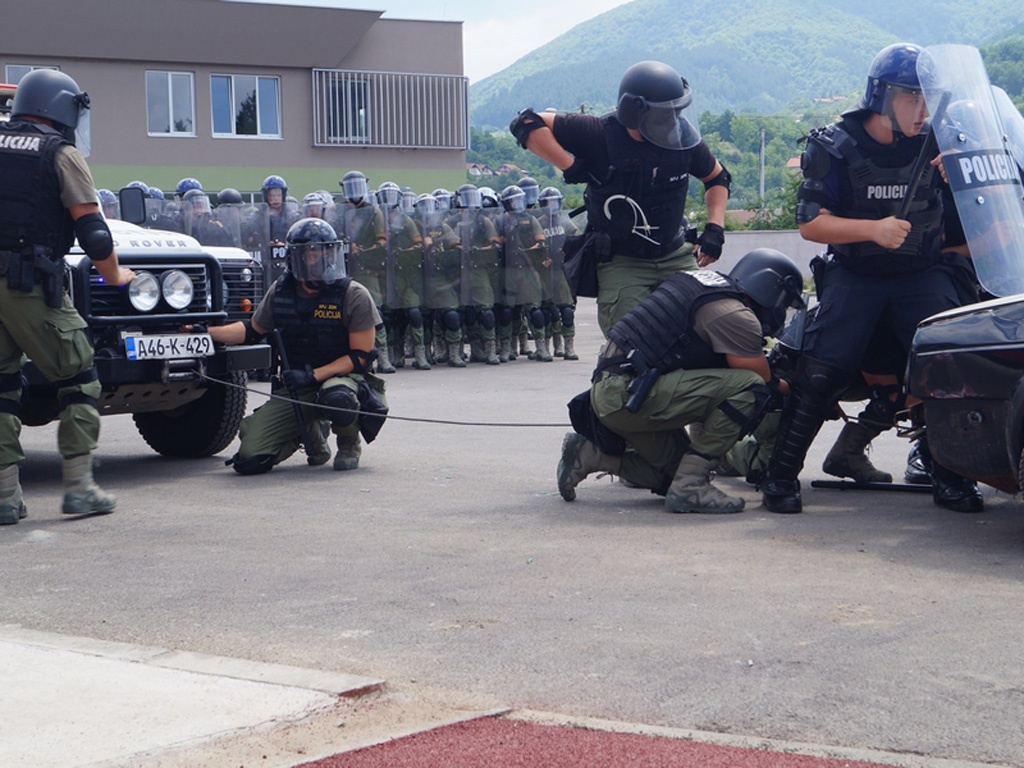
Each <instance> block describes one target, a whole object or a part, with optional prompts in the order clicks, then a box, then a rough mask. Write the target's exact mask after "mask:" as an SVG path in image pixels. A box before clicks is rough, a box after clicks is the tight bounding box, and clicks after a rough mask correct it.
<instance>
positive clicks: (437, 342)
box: [99, 171, 579, 373]
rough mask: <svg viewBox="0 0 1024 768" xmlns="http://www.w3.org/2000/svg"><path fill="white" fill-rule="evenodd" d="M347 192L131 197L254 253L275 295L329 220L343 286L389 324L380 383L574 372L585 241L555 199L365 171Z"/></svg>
mask: <svg viewBox="0 0 1024 768" xmlns="http://www.w3.org/2000/svg"><path fill="white" fill-rule="evenodd" d="M339 185H340V186H341V188H342V193H341V195H340V196H339V199H335V196H334V195H332V194H330V193H329V192H327V191H326V190H318V191H316V192H312V193H310V194H307V195H306V196H305V197H304V198H303V199H302V201H301V203H300V202H299V201H298V200H296V199H295V198H292V197H289V196H288V187H287V184H286V182H285V181H284V179H283V178H281V177H280V176H276V175H272V176H268V177H267V179H266V180H265V181H264V182H263V185H262V189H261V193H262V198H263V201H262V202H261V203H255V204H251V203H245V202H244V201H243V198H242V195H241V194H240V193H239V192H238V191H237V190H234V189H224V190H221V191H220V192H219V193H217V194H216V196H215V198H216V203H217V204H216V207H213V206H211V202H210V199H211V198H210V195H208V194H207V193H206V192H205V191H203V189H202V185H201V184H200V182H199V181H198V180H196V179H193V178H186V179H182V180H181V181H180V182H179V183H178V185H177V187H176V189H175V196H174V199H169V198H168V197H166V196H164V195H163V193H162V192H160V190H157V189H155V188H150V187H148V186H147V185H145V184H144V183H143V182H141V181H135V182H131V184H130V185H129V186H138V187H140V188H143V190H144V192H146V195H147V200H146V205H147V214H148V216H147V224H146V226H149V227H151V228H153V229H163V230H170V231H176V232H182V233H183V234H188V235H190V236H192V237H194V238H195V239H197V240H198V241H199V242H200V243H202V244H204V245H210V246H235V247H239V248H242V249H244V250H247V251H249V252H250V253H252V254H253V256H254V258H258V259H259V260H260V262H261V264H262V265H263V268H264V273H265V275H266V276H267V281H266V282H267V285H268V286H269V285H270V283H271V282H273V280H274V279H276V278H277V277H279V276H280V275H281V274H282V272H283V271H284V269H285V265H286V258H285V244H284V239H285V233H286V232H287V231H288V228H289V227H290V226H291V225H292V224H293V223H295V221H297V220H299V219H301V218H306V217H314V218H322V219H324V220H326V221H327V222H328V223H329V224H330V225H331V226H332V227H333V228H334V230H335V232H336V233H337V235H338V237H339V239H340V240H341V241H342V243H343V248H344V255H345V264H346V271H347V273H348V274H349V275H351V276H352V277H353V278H354V279H355V280H356V281H358V282H359V283H361V284H363V285H364V286H366V288H367V289H368V290H369V291H370V293H371V295H372V296H373V299H374V302H375V303H376V304H377V307H378V308H379V310H380V312H381V315H382V317H383V318H384V323H383V325H382V326H380V327H379V328H378V329H377V335H376V346H377V352H378V355H379V357H378V360H377V364H376V365H377V370H378V372H380V373H392V372H394V371H395V368H396V367H402V366H404V364H405V361H406V358H407V357H410V358H412V363H411V365H412V367H413V368H415V369H418V370H429V369H430V368H431V366H432V365H436V364H439V363H443V364H447V365H448V366H451V367H456V368H462V367H466V365H467V362H480V363H486V364H489V365H498V364H500V363H504V362H507V361H509V360H515V359H516V358H517V357H518V356H527V357H529V358H530V359H533V360H538V361H542V362H550V361H552V360H554V359H555V358H556V357H562V358H564V359H566V360H577V359H578V356H577V354H576V352H575V348H574V337H575V325H574V312H575V297H574V296H573V295H572V293H571V291H570V289H569V284H568V281H567V280H566V277H565V273H564V270H563V254H562V247H563V245H564V243H565V240H566V238H567V237H568V236H571V235H574V234H576V233H578V231H579V229H578V227H577V226H576V225H575V224H574V223H573V221H572V219H571V218H570V217H569V215H568V214H567V212H565V211H563V210H562V200H563V198H562V194H561V192H560V191H559V190H558V189H557V188H555V187H547V188H544V189H541V188H540V187H539V185H538V184H537V182H536V181H535V180H533V179H531V178H529V177H524V178H523V179H521V180H520V183H519V184H517V185H512V186H508V187H506V188H504V189H503V190H502V191H501V193H500V194H499V193H497V192H496V191H495V190H493V189H491V188H489V187H477V186H475V185H473V184H464V185H462V186H461V187H459V188H458V190H456V192H454V193H452V192H449V191H448V190H445V189H436V190H434V191H433V192H431V193H424V194H416V193H415V192H413V191H412V190H410V189H409V188H404V189H403V188H400V187H399V186H398V185H397V184H395V183H394V182H384V183H383V184H381V185H380V186H378V187H377V189H376V190H375V191H374V190H371V189H370V186H369V179H368V178H367V177H366V176H365V174H363V173H362V172H360V171H350V172H348V173H346V174H345V176H344V177H343V178H342V179H341V181H340V182H339ZM105 193H106V194H105ZM99 197H100V200H101V202H102V203H103V205H104V212H105V215H107V216H108V218H110V217H115V218H116V217H117V215H118V214H117V211H116V204H117V198H116V196H114V195H113V194H112V193H109V192H108V191H107V190H99ZM530 338H532V339H533V340H534V344H535V349H534V350H532V351H531V350H530V349H529V348H528V340H529V339H530ZM467 342H468V350H467V349H466V344H467Z"/></svg>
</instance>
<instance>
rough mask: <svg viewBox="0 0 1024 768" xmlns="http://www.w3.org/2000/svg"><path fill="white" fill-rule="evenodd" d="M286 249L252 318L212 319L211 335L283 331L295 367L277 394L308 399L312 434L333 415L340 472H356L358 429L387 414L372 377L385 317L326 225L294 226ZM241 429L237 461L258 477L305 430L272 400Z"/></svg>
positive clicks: (376, 425)
mask: <svg viewBox="0 0 1024 768" xmlns="http://www.w3.org/2000/svg"><path fill="white" fill-rule="evenodd" d="M286 248H287V254H288V267H287V271H286V272H285V274H284V275H282V276H281V277H280V278H278V279H277V280H276V281H275V282H274V284H273V285H271V287H270V288H269V289H268V291H267V293H266V295H265V296H264V297H263V300H262V301H261V302H260V304H259V306H258V307H257V308H256V311H255V312H254V313H253V316H252V318H251V319H248V320H242V321H239V322H235V323H231V324H229V325H221V326H211V327H210V329H209V332H210V335H211V336H213V338H214V340H215V341H218V342H224V343H228V344H241V343H250V344H251V343H254V342H255V341H258V340H259V339H262V338H263V337H264V336H266V335H267V334H268V333H270V332H271V331H273V330H275V329H276V330H278V331H280V334H281V341H282V343H283V344H284V348H285V350H286V356H287V358H288V366H289V369H288V370H286V371H284V372H283V373H282V379H283V383H284V384H285V386H284V387H279V388H277V389H275V390H274V391H275V393H276V394H280V395H283V396H285V397H287V396H288V394H289V392H290V391H291V392H295V393H296V396H297V397H298V399H299V400H301V401H302V402H303V403H306V404H307V405H303V406H302V408H301V414H302V419H303V421H304V424H305V429H306V431H307V432H308V431H310V430H316V429H318V424H319V421H320V420H321V419H328V420H330V422H331V429H332V431H333V432H334V434H335V435H337V444H338V452H337V454H336V455H335V457H334V463H333V466H334V469H336V470H351V469H356V468H357V467H358V466H359V459H360V456H361V453H362V447H361V441H360V434H362V435H363V436H364V437H365V438H366V439H367V442H369V441H370V440H372V439H373V438H374V437H376V432H377V431H378V430H379V429H380V426H381V425H382V423H383V419H382V415H383V414H384V413H386V405H385V403H384V396H383V393H384V383H383V381H381V380H380V379H377V378H376V377H373V376H372V374H370V366H371V365H372V363H373V359H374V356H375V353H374V351H373V348H374V333H375V331H374V328H375V327H376V326H377V324H378V323H379V322H380V315H379V314H378V312H377V308H376V307H375V306H374V303H373V299H372V298H371V297H370V293H369V291H367V290H366V288H364V287H363V286H362V285H360V284H359V283H357V282H355V281H353V280H352V278H350V277H347V276H346V275H345V269H344V259H343V258H342V254H341V243H340V242H339V240H338V237H337V235H336V234H335V232H334V229H333V228H332V227H331V225H330V224H328V223H327V222H325V221H324V220H322V219H312V218H310V219H300V220H299V221H297V222H296V223H295V224H293V225H292V227H291V229H289V230H288V233H287V235H286ZM183 330H189V329H188V327H185V328H184V329H183ZM318 406H321V407H318ZM238 434H239V439H240V440H241V445H240V446H239V448H238V452H237V453H236V454H235V455H234V457H232V459H231V466H232V468H233V469H234V470H235V471H236V472H238V473H239V474H242V475H254V474H261V473H264V472H269V471H270V470H271V468H273V467H274V466H275V465H276V464H280V463H281V462H282V461H284V460H285V459H287V458H288V457H289V456H291V455H292V454H293V453H295V451H296V450H297V449H298V447H299V443H300V440H301V435H302V429H300V427H299V423H298V420H297V418H296V416H295V411H294V407H293V404H292V403H290V402H288V401H286V400H283V399H271V400H269V401H268V402H266V403H264V404H263V405H261V406H260V407H259V408H257V409H256V410H255V411H254V412H253V413H252V414H250V415H249V416H247V417H246V418H245V419H244V420H243V421H242V426H241V429H240V430H239V433H238ZM307 460H308V459H307ZM310 463H314V462H310ZM317 463H322V462H317Z"/></svg>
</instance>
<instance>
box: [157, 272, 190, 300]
mask: <svg viewBox="0 0 1024 768" xmlns="http://www.w3.org/2000/svg"><path fill="white" fill-rule="evenodd" d="M160 283H161V287H162V289H163V294H164V301H166V302H167V303H168V304H170V306H171V308H172V309H185V307H187V306H188V305H189V304H191V303H192V295H193V292H194V289H193V287H192V281H191V280H190V279H189V277H188V275H186V274H185V273H184V272H182V271H181V270H180V269H171V270H168V271H167V272H164V273H163V275H162V276H161V277H160Z"/></svg>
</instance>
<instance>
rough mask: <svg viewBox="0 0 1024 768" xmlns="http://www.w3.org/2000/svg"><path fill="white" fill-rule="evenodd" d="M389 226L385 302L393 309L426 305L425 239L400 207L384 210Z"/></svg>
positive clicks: (412, 220)
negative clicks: (424, 290) (424, 276)
mask: <svg viewBox="0 0 1024 768" xmlns="http://www.w3.org/2000/svg"><path fill="white" fill-rule="evenodd" d="M384 219H385V224H386V226H387V238H388V242H387V279H386V284H385V289H386V293H385V303H386V305H387V306H388V307H389V308H391V309H412V308H413V307H420V306H426V301H425V300H424V298H423V236H422V235H421V234H420V230H419V227H417V226H416V221H415V220H414V219H413V218H412V217H411V216H409V215H408V214H406V213H405V212H404V211H403V210H402V209H401V208H398V207H395V208H390V209H385V210H384Z"/></svg>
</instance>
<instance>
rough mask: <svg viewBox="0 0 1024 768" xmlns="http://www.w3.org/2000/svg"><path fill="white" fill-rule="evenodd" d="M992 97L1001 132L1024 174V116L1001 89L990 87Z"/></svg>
mask: <svg viewBox="0 0 1024 768" xmlns="http://www.w3.org/2000/svg"><path fill="white" fill-rule="evenodd" d="M992 95H993V97H994V98H995V100H996V112H998V113H999V119H1000V120H1001V121H1002V123H1003V131H1004V135H1005V136H1006V141H1007V145H1008V147H1009V150H1010V154H1011V155H1013V159H1014V160H1016V161H1017V167H1018V168H1020V169H1021V171H1022V172H1024V115H1021V113H1020V111H1019V110H1018V109H1017V107H1016V106H1014V104H1013V100H1012V99H1011V98H1010V97H1009V95H1008V94H1007V93H1006V91H1004V90H1003V89H1002V88H999V87H997V86H994V85H993V86H992Z"/></svg>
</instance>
